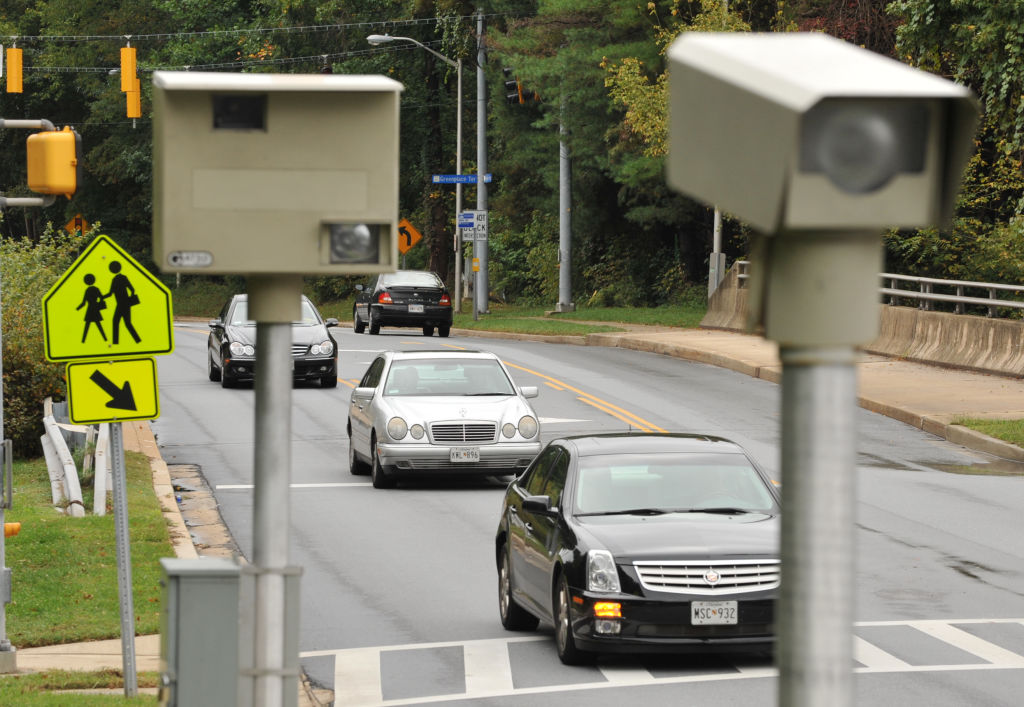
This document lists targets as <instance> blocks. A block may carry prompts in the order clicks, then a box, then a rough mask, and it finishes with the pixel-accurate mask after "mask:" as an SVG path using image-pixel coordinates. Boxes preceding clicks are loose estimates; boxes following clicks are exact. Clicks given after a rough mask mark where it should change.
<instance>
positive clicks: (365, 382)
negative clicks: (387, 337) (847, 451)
mask: <svg viewBox="0 0 1024 707" xmlns="http://www.w3.org/2000/svg"><path fill="white" fill-rule="evenodd" d="M383 370H384V359H383V358H377V359H374V361H373V363H371V364H370V367H369V368H367V369H366V373H364V374H363V379H362V380H361V381H359V387H360V388H376V387H377V384H378V383H380V374H381V371H383Z"/></svg>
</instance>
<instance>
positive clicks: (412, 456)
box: [377, 441, 541, 477]
mask: <svg viewBox="0 0 1024 707" xmlns="http://www.w3.org/2000/svg"><path fill="white" fill-rule="evenodd" d="M467 446H474V445H467ZM540 448H541V444H540V442H539V441H538V442H501V443H498V444H487V445H481V446H479V450H480V461H479V462H452V461H451V449H452V447H451V446H441V445H433V444H378V445H377V451H378V454H379V455H380V463H381V466H383V467H384V469H385V471H386V472H387V473H388V474H389V475H394V476H399V477H400V476H420V475H426V474H479V475H485V476H486V475H491V476H494V475H499V474H502V475H503V474H518V473H520V472H521V471H522V470H523V469H525V468H526V467H527V466H529V465H530V462H532V461H533V458H534V457H535V456H537V454H539V453H540Z"/></svg>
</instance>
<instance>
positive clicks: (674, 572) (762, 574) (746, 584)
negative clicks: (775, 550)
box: [633, 560, 781, 596]
mask: <svg viewBox="0 0 1024 707" xmlns="http://www.w3.org/2000/svg"><path fill="white" fill-rule="evenodd" d="M633 567H635V568H636V573H637V575H638V576H639V577H640V584H642V585H643V587H644V589H651V590H654V591H659V592H675V593H677V594H703V595H714V596H719V595H724V594H740V593H743V592H756V591H763V590H765V589H775V588H776V587H778V586H779V581H780V578H781V575H780V563H779V560H749V561H742V560H738V561H734V562H720V561H712V562H647V561H637V562H634V563H633ZM716 578H717V579H716Z"/></svg>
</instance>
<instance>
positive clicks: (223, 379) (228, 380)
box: [220, 369, 238, 388]
mask: <svg viewBox="0 0 1024 707" xmlns="http://www.w3.org/2000/svg"><path fill="white" fill-rule="evenodd" d="M237 385H238V382H237V381H236V380H235V379H234V378H232V377H231V376H229V375H228V374H227V372H226V371H224V369H221V371H220V387H221V388H234V387H236V386H237Z"/></svg>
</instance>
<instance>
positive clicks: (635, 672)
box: [597, 665, 657, 685]
mask: <svg viewBox="0 0 1024 707" xmlns="http://www.w3.org/2000/svg"><path fill="white" fill-rule="evenodd" d="M597 669H598V670H600V671H601V674H602V675H604V679H605V680H607V681H608V682H611V683H615V684H616V685H644V684H646V683H651V682H657V679H656V678H655V677H654V676H653V675H651V672H650V671H649V670H647V669H646V668H634V667H632V666H628V665H599V666H597Z"/></svg>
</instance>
